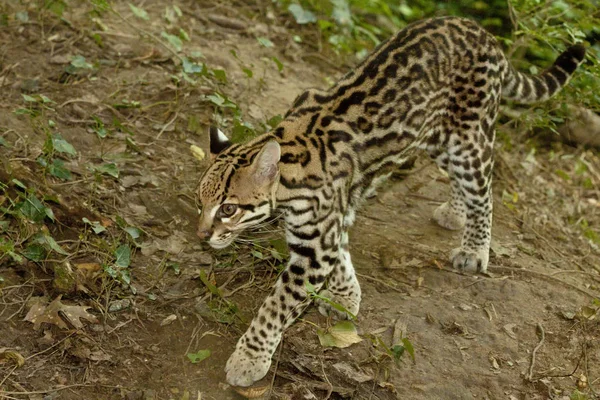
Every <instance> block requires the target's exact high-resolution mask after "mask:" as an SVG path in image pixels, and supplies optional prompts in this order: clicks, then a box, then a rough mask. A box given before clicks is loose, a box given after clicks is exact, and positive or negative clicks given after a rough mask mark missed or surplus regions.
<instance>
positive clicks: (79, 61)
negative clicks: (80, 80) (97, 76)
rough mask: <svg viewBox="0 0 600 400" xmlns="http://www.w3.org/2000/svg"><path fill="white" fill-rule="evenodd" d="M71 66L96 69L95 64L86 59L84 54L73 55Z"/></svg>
mask: <svg viewBox="0 0 600 400" xmlns="http://www.w3.org/2000/svg"><path fill="white" fill-rule="evenodd" d="M71 66H72V67H73V68H76V69H94V66H93V65H92V64H90V63H89V62H87V61H85V57H84V56H79V55H77V56H73V57H72V58H71Z"/></svg>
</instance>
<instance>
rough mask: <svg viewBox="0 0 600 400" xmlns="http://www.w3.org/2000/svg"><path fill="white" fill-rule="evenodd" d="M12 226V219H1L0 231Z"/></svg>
mask: <svg viewBox="0 0 600 400" xmlns="http://www.w3.org/2000/svg"><path fill="white" fill-rule="evenodd" d="M9 226H10V221H0V232H6V231H7V230H8V227H9Z"/></svg>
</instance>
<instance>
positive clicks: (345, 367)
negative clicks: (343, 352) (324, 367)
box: [333, 362, 373, 383]
mask: <svg viewBox="0 0 600 400" xmlns="http://www.w3.org/2000/svg"><path fill="white" fill-rule="evenodd" d="M333 368H335V369H337V370H338V371H339V372H340V373H341V374H342V375H344V376H345V377H347V378H350V379H352V380H353V381H356V382H358V383H364V382H369V381H372V380H373V377H372V376H371V375H367V374H365V373H364V372H362V371H361V370H360V369H357V368H355V367H353V366H351V365H350V364H348V363H346V362H339V363H337V364H333Z"/></svg>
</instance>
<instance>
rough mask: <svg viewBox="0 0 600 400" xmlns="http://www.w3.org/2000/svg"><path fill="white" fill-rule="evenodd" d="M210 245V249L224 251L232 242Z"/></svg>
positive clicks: (211, 243)
mask: <svg viewBox="0 0 600 400" xmlns="http://www.w3.org/2000/svg"><path fill="white" fill-rule="evenodd" d="M208 244H210V247H212V248H213V249H224V248H225V247H227V246H229V245H230V244H231V241H227V242H217V243H213V242H209V243H208Z"/></svg>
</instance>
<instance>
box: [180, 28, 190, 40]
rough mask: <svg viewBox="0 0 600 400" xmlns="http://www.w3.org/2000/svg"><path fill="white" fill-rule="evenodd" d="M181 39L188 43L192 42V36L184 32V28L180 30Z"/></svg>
mask: <svg viewBox="0 0 600 400" xmlns="http://www.w3.org/2000/svg"><path fill="white" fill-rule="evenodd" d="M179 37H180V38H181V40H185V41H186V42H189V41H190V35H188V33H187V32H186V31H185V30H183V28H179Z"/></svg>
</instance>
